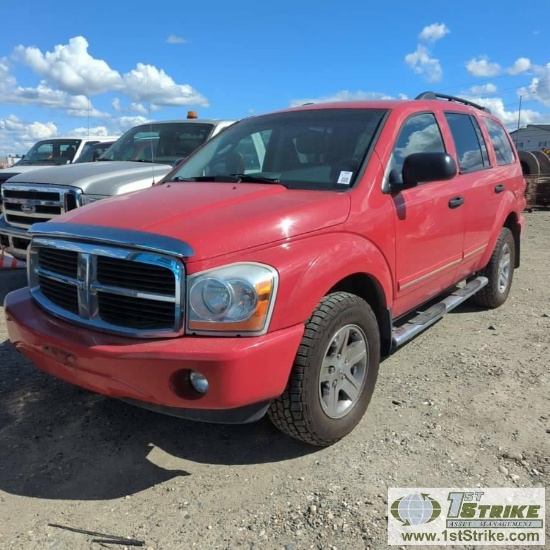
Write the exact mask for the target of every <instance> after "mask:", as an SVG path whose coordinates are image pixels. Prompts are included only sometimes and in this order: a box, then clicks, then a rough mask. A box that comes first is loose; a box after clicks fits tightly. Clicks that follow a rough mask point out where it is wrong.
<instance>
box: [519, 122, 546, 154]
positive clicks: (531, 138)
mask: <svg viewBox="0 0 550 550" xmlns="http://www.w3.org/2000/svg"><path fill="white" fill-rule="evenodd" d="M510 135H511V136H512V140H513V141H514V143H515V145H516V148H517V149H518V150H519V151H540V150H541V149H550V124H528V125H527V126H526V127H525V128H520V129H519V131H518V130H513V131H512V132H510Z"/></svg>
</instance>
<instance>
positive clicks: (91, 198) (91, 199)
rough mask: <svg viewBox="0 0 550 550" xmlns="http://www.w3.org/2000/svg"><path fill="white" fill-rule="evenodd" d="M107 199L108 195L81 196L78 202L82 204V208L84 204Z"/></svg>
mask: <svg viewBox="0 0 550 550" xmlns="http://www.w3.org/2000/svg"><path fill="white" fill-rule="evenodd" d="M107 198H109V195H82V196H81V197H80V201H81V202H82V206H84V205H86V204H90V203H92V202H95V201H100V200H101V199H107Z"/></svg>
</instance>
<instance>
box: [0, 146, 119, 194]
mask: <svg viewBox="0 0 550 550" xmlns="http://www.w3.org/2000/svg"><path fill="white" fill-rule="evenodd" d="M114 140H116V138H115V137H109V136H106V137H103V136H102V137H89V138H83V139H80V138H74V137H59V138H50V139H42V140H40V141H37V142H36V143H35V144H34V145H33V146H32V147H31V149H30V150H29V152H28V153H27V154H25V155H23V157H22V158H21V160H19V161H18V162H16V163H15V164H13V165H12V166H10V167H9V168H3V169H1V170H0V186H1V185H2V184H3V183H4V182H5V181H7V180H8V179H9V178H11V177H13V176H16V175H17V174H22V173H25V172H29V171H30V170H34V169H36V168H37V167H40V166H61V165H63V164H70V163H72V162H77V161H79V159H81V158H82V156H83V154H85V152H86V151H88V149H89V147H90V146H92V145H95V144H101V143H113V141H114ZM80 162H82V161H80Z"/></svg>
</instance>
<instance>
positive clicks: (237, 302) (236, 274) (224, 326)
mask: <svg viewBox="0 0 550 550" xmlns="http://www.w3.org/2000/svg"><path fill="white" fill-rule="evenodd" d="M278 280H279V277H278V273H277V271H276V270H275V269H273V268H272V267H270V266H267V265H263V264H256V263H239V264H233V265H229V266H225V267H220V268H217V269H212V270H209V271H203V272H202V273H197V274H196V275H192V276H190V277H189V279H188V284H187V288H188V293H187V304H188V313H187V327H188V330H189V332H218V331H219V332H221V331H223V332H234V333H239V334H240V333H247V334H250V335H252V334H254V335H257V334H263V333H264V332H266V331H267V328H268V324H269V319H270V317H271V311H272V309H273V305H274V302H275V295H276V293H277V285H278Z"/></svg>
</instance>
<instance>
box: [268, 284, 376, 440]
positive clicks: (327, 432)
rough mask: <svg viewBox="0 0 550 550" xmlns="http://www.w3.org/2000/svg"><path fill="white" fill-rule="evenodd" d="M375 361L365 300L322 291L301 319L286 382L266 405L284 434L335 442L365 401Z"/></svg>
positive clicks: (354, 421) (352, 424)
mask: <svg viewBox="0 0 550 550" xmlns="http://www.w3.org/2000/svg"><path fill="white" fill-rule="evenodd" d="M379 362H380V333H379V329H378V323H377V321H376V317H375V315H374V313H373V311H372V309H371V307H370V306H369V304H368V303H367V302H365V301H364V300H363V299H361V298H359V297H358V296H355V295H354V294H349V293H347V292H335V293H333V294H329V295H328V296H325V297H324V298H323V299H322V300H321V302H320V303H319V305H318V306H317V309H316V310H315V312H314V313H313V315H312V316H311V318H310V320H309V321H308V323H307V324H306V329H305V332H304V336H303V338H302V342H301V344H300V347H299V349H298V354H297V356H296V359H295V361H294V366H293V368H292V372H291V374H290V379H289V381H288V384H287V387H286V389H285V391H284V393H283V395H281V397H279V398H278V399H276V400H275V401H274V402H273V403H272V404H271V407H270V409H269V411H268V414H269V417H270V419H271V421H272V422H273V423H274V424H275V426H277V428H279V429H280V430H282V431H283V432H284V433H286V434H287V435H290V436H291V437H294V438H296V439H300V440H302V441H305V442H306V443H310V444H313V445H320V446H327V445H332V444H333V443H336V442H337V441H338V440H339V439H341V438H342V437H344V436H345V435H347V434H348V433H349V432H351V431H352V430H353V428H355V426H356V425H357V424H358V423H359V421H360V420H361V418H362V417H363V415H364V413H365V411H366V409H367V406H368V404H369V402H370V399H371V396H372V392H373V390H374V386H375V384H376V379H377V377H378V365H379Z"/></svg>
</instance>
